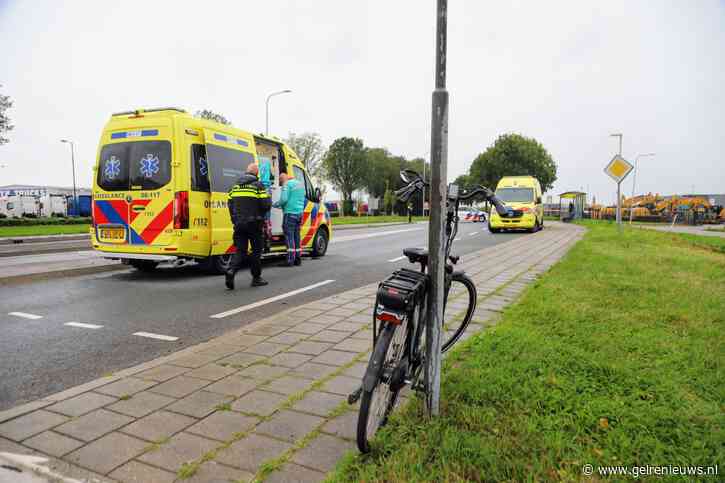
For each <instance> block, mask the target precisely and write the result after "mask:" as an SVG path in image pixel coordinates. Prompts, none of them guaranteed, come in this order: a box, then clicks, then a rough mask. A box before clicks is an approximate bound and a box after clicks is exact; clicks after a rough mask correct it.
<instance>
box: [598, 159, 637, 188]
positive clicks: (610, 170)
mask: <svg viewBox="0 0 725 483" xmlns="http://www.w3.org/2000/svg"><path fill="white" fill-rule="evenodd" d="M633 168H634V166H632V165H631V164H629V162H628V161H627V160H626V159H624V158H623V157H622V156H620V155H616V156H615V157H613V158H612V160H611V161H610V162H609V164H607V167H606V168H604V172H605V173H607V174H608V175H609V177H610V178H612V179H613V180H614V181H616V182H617V183H621V182H622V180H623V179H624V178H626V177H627V175H628V174H629V172H630V171H632V169H633Z"/></svg>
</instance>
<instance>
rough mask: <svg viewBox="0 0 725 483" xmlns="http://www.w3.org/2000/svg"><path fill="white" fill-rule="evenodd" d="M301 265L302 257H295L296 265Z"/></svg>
mask: <svg viewBox="0 0 725 483" xmlns="http://www.w3.org/2000/svg"><path fill="white" fill-rule="evenodd" d="M300 265H302V259H301V258H295V266H296V267H299V266H300Z"/></svg>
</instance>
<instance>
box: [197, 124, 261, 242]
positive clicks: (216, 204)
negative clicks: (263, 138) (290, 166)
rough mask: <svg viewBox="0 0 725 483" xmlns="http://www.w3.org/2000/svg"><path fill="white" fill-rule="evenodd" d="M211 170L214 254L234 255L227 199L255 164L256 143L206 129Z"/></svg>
mask: <svg viewBox="0 0 725 483" xmlns="http://www.w3.org/2000/svg"><path fill="white" fill-rule="evenodd" d="M204 138H205V140H206V157H207V163H208V169H209V188H210V190H211V192H210V200H209V203H210V212H211V213H210V220H211V221H210V222H211V254H212V255H225V254H229V253H234V240H233V235H234V229H233V227H232V223H231V220H230V218H229V208H228V207H227V197H228V193H229V190H230V189H231V188H232V186H234V185H235V184H236V182H237V181H238V180H239V178H240V176H241V175H242V174H244V172H245V171H246V170H247V166H249V165H250V164H251V163H254V162H255V156H254V140H253V139H251V138H247V137H242V136H239V135H231V134H227V133H223V132H219V131H214V130H211V129H204Z"/></svg>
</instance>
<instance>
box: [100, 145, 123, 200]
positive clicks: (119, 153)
mask: <svg viewBox="0 0 725 483" xmlns="http://www.w3.org/2000/svg"><path fill="white" fill-rule="evenodd" d="M96 181H97V183H98V187H99V188H101V189H103V190H106V191H125V190H127V189H128V143H117V144H107V145H105V146H103V149H101V157H100V160H99V162H98V177H97V180H96Z"/></svg>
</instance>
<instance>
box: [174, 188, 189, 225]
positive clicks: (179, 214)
mask: <svg viewBox="0 0 725 483" xmlns="http://www.w3.org/2000/svg"><path fill="white" fill-rule="evenodd" d="M185 228H189V192H188V191H177V192H176V195H175V196H174V229H176V230H183V229H185Z"/></svg>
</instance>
